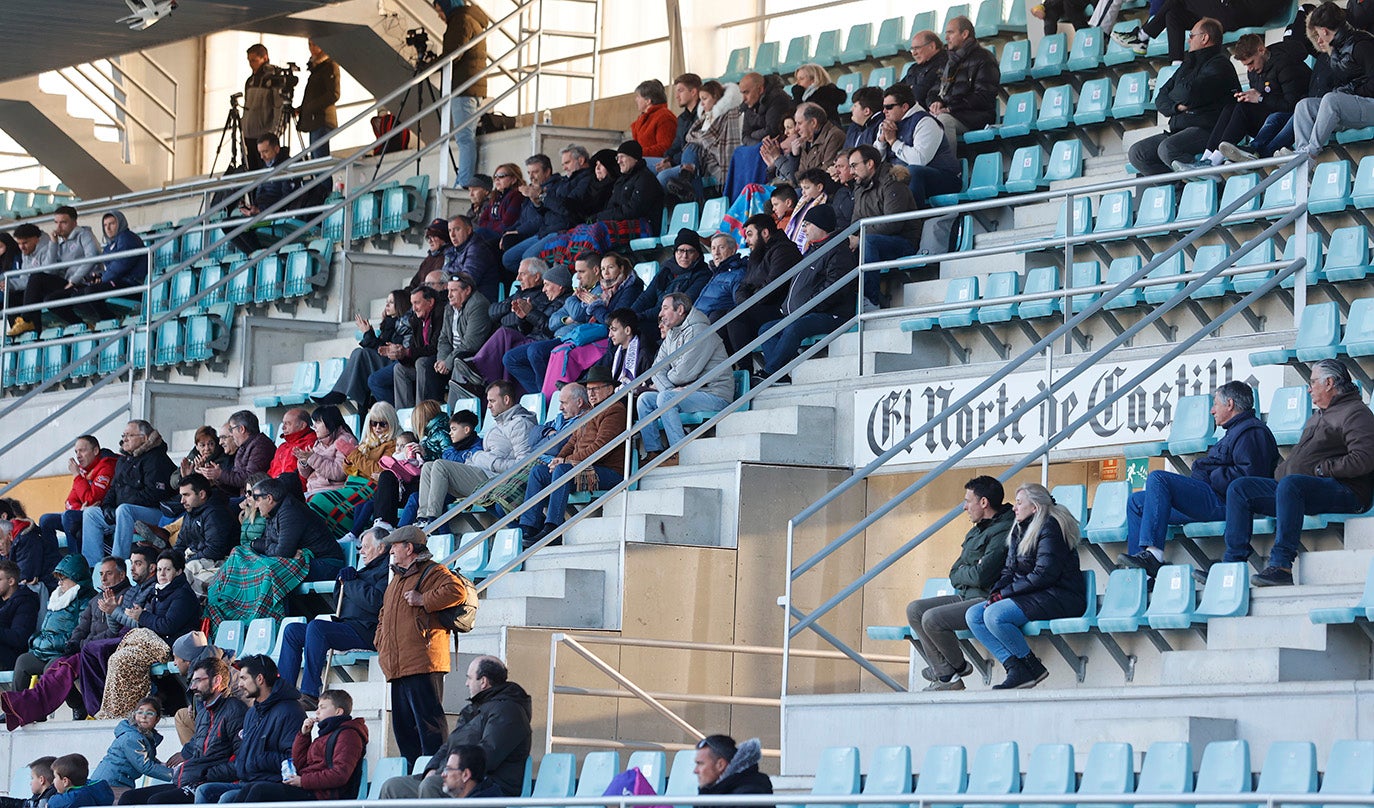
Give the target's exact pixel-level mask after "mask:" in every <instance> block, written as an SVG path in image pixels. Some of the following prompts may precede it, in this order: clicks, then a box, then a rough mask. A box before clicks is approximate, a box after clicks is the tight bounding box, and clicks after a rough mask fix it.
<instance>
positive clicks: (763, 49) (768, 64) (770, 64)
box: [754, 42, 782, 76]
mask: <svg viewBox="0 0 1374 808" xmlns="http://www.w3.org/2000/svg"><path fill="white" fill-rule="evenodd" d="M781 47H782V43H780V42H761V43H759V52H758V53H757V54H755V55H754V72H755V73H759V74H760V75H764V76H767V75H769V74H770V73H776V72H778V49H779V48H781Z"/></svg>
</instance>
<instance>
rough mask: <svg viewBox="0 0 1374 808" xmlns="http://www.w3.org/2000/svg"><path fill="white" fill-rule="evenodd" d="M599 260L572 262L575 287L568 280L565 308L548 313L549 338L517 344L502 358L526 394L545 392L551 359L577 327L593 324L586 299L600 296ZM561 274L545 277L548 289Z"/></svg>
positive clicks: (593, 256)
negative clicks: (554, 278) (546, 373)
mask: <svg viewBox="0 0 1374 808" xmlns="http://www.w3.org/2000/svg"><path fill="white" fill-rule="evenodd" d="M600 259H601V256H600V255H597V254H596V253H582V254H581V255H579V256H578V257H577V260H576V261H575V262H573V267H574V270H575V272H576V283H573V278H572V276H569V284H568V289H567V292H568V293H567V294H566V295H563V296H562V297H561V298H560V299H561V300H562V305H560V306H559V307H558V308H557V309H554V310H553V311H551V312H549V317H548V326H547V329H546V330H547V332H548V334H549V336H548V337H547V338H545V339H535V340H531V341H529V342H524V343H520V344H517V345H515V346H514V347H513V348H511V349H510V350H508V351H506V353H505V355H504V356H502V358H501V364H502V366H503V367H504V368H505V372H506V375H507V376H508V377H509V378H511V379H513V380H514V381H515V383H516V384H518V385H519V386H520V388H521V389H522V390H524V391H525V392H527V393H538V392H541V391H543V390H544V388H545V387H546V386H547V385H546V383H545V371H546V370H547V369H548V368H549V357H550V356H552V355H553V352H554V350H555V349H557V348H559V347H561V346H562V345H563V341H564V339H566V338H567V337H568V335H569V334H570V333H571V332H572V331H573V330H574V329H575V328H576V327H577V326H579V325H582V324H585V323H588V322H590V315H589V314H588V312H587V306H586V304H585V303H584V302H583V298H584V297H586V296H589V295H590V296H593V298H595V296H596V295H599V294H600V289H599V288H598V287H597V283H598V282H599V280H600V277H601V266H600ZM558 270H559V268H557V267H555V268H554V269H552V270H550V271H549V272H546V273H545V274H544V282H545V284H546V285H547V284H548V283H549V278H550V277H555V276H559V271H558ZM574 287H576V288H577V291H576V292H574V291H573V289H574ZM589 341H591V340H589ZM556 372H557V369H555V373H556Z"/></svg>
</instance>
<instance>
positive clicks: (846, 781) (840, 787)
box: [811, 746, 859, 808]
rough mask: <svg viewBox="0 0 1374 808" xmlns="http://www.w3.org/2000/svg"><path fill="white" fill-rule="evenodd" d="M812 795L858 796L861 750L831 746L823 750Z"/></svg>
mask: <svg viewBox="0 0 1374 808" xmlns="http://www.w3.org/2000/svg"><path fill="white" fill-rule="evenodd" d="M811 793H812V794H814V795H817V796H836V795H839V796H846V795H850V794H858V793H859V750H858V749H857V748H856V747H853V746H831V747H828V748H826V749H823V750H821V758H820V760H819V761H818V762H817V764H816V777H815V779H814V780H813V781H812V783H811ZM814 808H822V806H815V807H814ZM840 808H853V806H840Z"/></svg>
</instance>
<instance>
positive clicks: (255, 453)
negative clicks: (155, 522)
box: [115, 410, 277, 555]
mask: <svg viewBox="0 0 1374 808" xmlns="http://www.w3.org/2000/svg"><path fill="white" fill-rule="evenodd" d="M229 433H230V434H231V435H233V436H234V442H235V443H237V444H238V447H239V448H238V451H236V452H234V467H233V468H232V469H229V470H228V471H222V470H221V469H220V468H219V466H218V465H216V464H206V465H202V466H198V467H197V468H196V471H198V472H200V473H201V474H203V475H205V477H206V478H207V479H209V480H210V481H211V482H215V483H219V486H220V488H222V489H224V492H225V493H226V494H228V495H229V496H231V497H237V496H242V495H243V492H244V490H245V488H246V487H247V485H248V478H249V477H250V476H252V475H254V474H259V473H262V474H265V473H267V470H268V469H269V468H270V467H271V466H272V458H273V457H274V456H275V455H276V453H277V446H276V444H274V443H272V439H271V438H269V437H267V436H266V435H264V434H262V429H261V428H260V427H259V426H258V416H257V415H256V414H255V413H254V412H253V411H252V410H239V411H238V412H236V413H234V414H233V415H231V416H229ZM164 451H165V450H164ZM117 474H118V471H116V475H117ZM143 521H145V522H148V521H152V520H149V519H145V520H143ZM115 555H119V553H115Z"/></svg>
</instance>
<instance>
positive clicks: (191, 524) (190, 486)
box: [176, 473, 239, 597]
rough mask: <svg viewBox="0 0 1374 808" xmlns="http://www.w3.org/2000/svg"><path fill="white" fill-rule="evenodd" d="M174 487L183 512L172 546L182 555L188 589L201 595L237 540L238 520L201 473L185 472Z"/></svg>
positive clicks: (221, 494)
mask: <svg viewBox="0 0 1374 808" xmlns="http://www.w3.org/2000/svg"><path fill="white" fill-rule="evenodd" d="M178 489H179V491H180V495H181V507H182V508H183V509H184V510H185V511H186V515H185V516H183V517H181V530H180V531H178V532H177V542H176V549H177V550H178V551H179V552H180V553H181V554H182V556H183V557H184V558H185V559H186V579H187V580H188V581H190V583H191V589H192V590H193V591H194V592H195V593H196V596H197V597H201V596H204V595H205V585H206V584H207V583H209V582H210V579H211V578H214V577H215V573H217V572H219V568H220V565H221V564H223V563H224V559H226V558H228V557H229V554H230V553H231V552H233V550H234V547H235V546H236V545H237V544H238V537H239V530H238V521H237V520H236V519H235V518H234V512H233V510H231V508H230V505H229V499H228V498H227V497H225V496H224V493H223V492H222V491H218V490H216V489H215V487H214V486H213V485H211V484H210V481H209V480H207V479H205V478H204V477H202V476H201V475H199V474H194V473H192V474H188V475H186V476H185V477H183V478H182V480H181V485H180V486H178Z"/></svg>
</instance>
